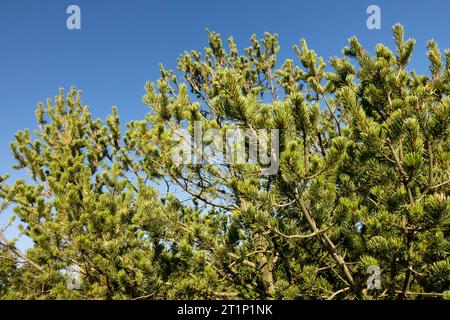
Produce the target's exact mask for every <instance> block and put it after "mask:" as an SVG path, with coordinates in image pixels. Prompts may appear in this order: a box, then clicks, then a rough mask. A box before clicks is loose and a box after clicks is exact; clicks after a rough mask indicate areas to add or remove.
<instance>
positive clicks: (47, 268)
mask: <svg viewBox="0 0 450 320" xmlns="http://www.w3.org/2000/svg"><path fill="white" fill-rule="evenodd" d="M393 31H394V38H395V43H396V48H395V52H393V51H391V50H390V49H389V48H387V47H386V46H384V45H382V44H379V45H377V47H376V49H375V53H374V55H371V54H370V53H369V52H368V51H367V50H365V49H364V48H363V47H362V45H361V44H360V43H359V42H358V40H357V39H356V38H355V37H353V38H351V39H350V40H349V45H348V47H346V48H345V49H344V50H343V54H344V57H342V58H339V57H333V58H331V59H330V60H329V63H328V65H327V64H326V63H325V61H324V60H323V59H322V58H321V57H318V56H317V55H316V53H315V52H314V51H313V50H311V49H309V48H308V47H307V44H306V42H305V41H304V40H302V41H301V43H300V46H295V47H294V49H295V53H296V54H297V56H298V57H297V58H296V59H298V60H299V61H300V63H299V65H298V66H297V65H296V63H295V62H294V60H286V61H284V62H283V63H282V64H279V63H278V62H277V53H278V51H279V45H278V40H277V36H276V35H271V34H265V36H264V38H263V39H261V40H258V39H257V38H256V37H255V36H254V37H252V38H251V44H250V46H249V47H248V48H246V49H245V50H244V53H240V52H239V51H238V49H237V48H236V45H235V43H234V42H233V39H232V38H229V39H228V49H225V48H224V46H223V44H222V40H221V38H220V35H219V34H216V33H214V32H208V35H209V47H207V48H206V49H205V51H204V53H200V52H196V51H192V52H190V53H188V52H186V53H185V54H183V55H181V56H180V58H179V60H178V71H177V72H172V71H169V70H166V69H164V67H161V78H160V79H159V80H158V81H156V82H154V83H148V84H147V85H146V94H145V96H144V97H143V101H144V103H145V104H146V105H148V107H149V108H150V112H149V114H148V116H147V117H146V118H145V119H144V120H141V121H133V122H130V123H128V124H127V126H126V130H125V131H124V132H123V130H121V126H120V123H119V116H118V113H117V111H116V110H113V113H112V115H111V116H109V117H108V118H107V119H106V121H105V122H102V121H101V120H93V119H92V118H91V116H90V114H89V111H88V109H87V108H86V107H84V106H83V105H82V103H81V101H80V93H79V92H78V91H76V90H75V89H72V90H71V91H70V92H69V93H68V94H67V95H65V93H64V92H63V91H61V93H60V95H59V96H57V97H56V98H55V100H54V101H51V100H49V101H48V102H47V105H46V106H44V105H43V104H40V105H39V107H38V109H37V111H36V116H37V120H38V124H39V129H38V130H36V131H34V134H31V133H30V132H29V130H24V131H21V132H19V133H17V134H16V137H15V138H16V139H15V142H13V143H12V144H11V149H12V152H13V155H14V157H15V159H16V160H17V165H16V169H23V170H27V171H28V173H29V175H30V179H28V180H18V181H16V182H15V183H14V184H7V182H6V181H7V176H3V177H1V178H0V199H3V203H2V208H3V209H5V208H6V207H8V206H10V207H13V208H14V213H15V216H17V217H18V218H19V219H20V221H21V222H22V225H23V227H21V233H22V234H23V235H26V236H28V237H29V238H31V239H32V241H33V246H32V247H31V248H30V249H29V250H27V252H26V253H24V252H21V251H20V250H19V249H18V248H17V246H16V245H15V242H14V240H8V239H7V238H6V237H5V236H4V230H3V231H2V232H1V239H0V243H1V246H0V297H1V298H5V299H9V298H13V299H56V298H65V299H178V298H187V299H190V298H194V299H220V298H247V299H261V298H265V299H271V298H275V299H397V298H398V299H422V298H450V291H449V290H450V258H449V249H450V248H449V231H450V229H449V223H450V174H449V162H450V149H449V147H450V140H449V130H450V97H449V93H450V51H446V52H445V56H444V57H441V53H440V51H439V49H438V46H437V44H436V43H435V42H434V41H430V42H429V43H428V58H429V61H430V74H429V75H417V74H416V73H415V72H414V71H412V70H409V69H408V62H409V60H410V58H411V54H412V52H413V47H414V44H415V42H414V40H411V39H409V40H405V39H404V37H403V29H402V27H401V26H399V25H396V26H394V28H393ZM198 122H200V123H201V125H202V128H203V130H207V129H216V130H217V131H218V132H220V133H221V134H222V135H223V136H225V135H226V133H227V130H230V129H235V128H245V129H248V130H255V131H257V130H261V129H264V130H267V131H268V130H270V129H278V130H279V159H278V160H279V169H278V170H277V172H276V174H272V175H264V174H262V170H263V169H264V164H262V163H260V162H253V163H249V164H236V163H220V162H212V161H209V159H208V158H206V159H205V158H204V159H202V160H201V161H199V162H198V163H191V164H180V163H179V162H177V161H175V160H174V157H173V155H174V152H177V147H178V144H177V141H176V139H175V140H174V138H173V137H174V136H177V134H178V132H180V129H181V128H185V129H188V130H189V132H190V133H191V135H194V134H195V133H194V127H195V123H198ZM121 131H122V132H121ZM268 132H269V131H268ZM203 140H204V143H205V144H206V145H207V146H209V147H211V145H213V141H212V140H213V139H211V137H207V136H203ZM266 140H269V138H267V139H266ZM74 266H75V267H76V268H77V269H78V270H79V272H80V275H81V278H80V280H81V286H80V287H79V288H76V289H75V290H70V289H73V288H69V287H68V286H67V280H68V279H67V278H68V275H69V274H68V272H67V270H68V269H69V268H72V267H74ZM370 266H378V267H379V268H380V270H381V286H382V287H381V289H371V290H368V289H367V279H368V277H369V276H370V274H368V273H367V268H368V267H370Z"/></svg>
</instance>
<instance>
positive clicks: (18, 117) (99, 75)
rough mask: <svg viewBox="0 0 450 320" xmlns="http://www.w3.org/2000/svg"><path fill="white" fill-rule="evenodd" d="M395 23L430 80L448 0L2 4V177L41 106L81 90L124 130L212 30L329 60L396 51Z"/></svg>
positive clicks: (449, 22) (449, 12) (45, 0)
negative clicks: (377, 49) (164, 72)
mask: <svg viewBox="0 0 450 320" xmlns="http://www.w3.org/2000/svg"><path fill="white" fill-rule="evenodd" d="M70 4H76V5H78V6H79V7H80V8H81V20H82V21H81V30H68V29H67V28H66V19H67V17H68V15H67V13H66V9H67V7H68V6H69V5H70ZM370 4H376V5H378V6H380V8H381V30H369V29H368V28H367V27H366V19H367V17H368V16H369V15H368V14H367V13H366V9H367V7H368V6H369V5H370ZM396 22H400V23H402V24H403V25H404V26H405V29H406V37H413V38H415V39H416V40H417V45H416V50H415V55H414V58H413V60H412V67H413V68H414V69H416V71H418V72H427V65H426V59H425V44H426V41H427V40H429V39H431V38H434V39H435V40H437V41H438V43H439V45H440V48H441V49H445V48H450V34H449V30H450V1H447V0H442V1H438V0H436V1H432V0H428V1H411V0H410V1H406V0H402V1H400V0H397V1H375V0H372V1H365V0H351V1H350V0H348V1H345V0H342V1H331V0H330V1H324V0H314V1H311V0H308V1H303V0H297V1H285V0H277V1H264V0H254V1H248V0H247V1H246V0H227V1H213V0H201V1H197V0H190V1H174V0H166V1H150V0H147V1H144V0H128V1H125V0H109V1H106V0H71V1H65V0H1V2H0V110H1V117H0V132H1V135H0V150H1V151H0V174H4V173H11V171H12V170H11V165H12V164H13V159H12V156H11V155H10V152H9V143H10V142H11V141H12V139H13V135H14V133H15V132H17V131H18V130H20V129H22V128H30V129H34V128H35V127H36V126H35V118H34V109H35V107H36V105H37V103H38V102H39V101H45V99H46V98H47V97H53V96H54V95H56V94H57V93H58V89H59V88H60V87H64V88H66V89H68V88H69V87H70V86H71V85H75V86H77V87H78V88H79V89H82V90H83V102H84V103H85V104H87V105H89V106H90V107H91V112H92V113H93V115H94V117H101V118H104V117H105V115H106V114H108V113H109V112H110V110H111V107H112V106H113V105H117V106H118V109H119V113H120V115H121V120H122V122H123V123H124V122H126V121H129V120H132V119H141V118H142V117H143V116H144V115H145V113H146V112H147V111H148V110H147V109H146V107H145V106H144V105H143V104H142V103H141V97H142V95H143V94H144V88H143V87H144V84H145V82H146V81H147V80H151V81H154V80H156V79H157V78H158V75H159V68H158V64H159V63H163V64H164V65H165V66H166V67H167V68H175V67H176V58H177V57H178V55H179V54H181V53H182V52H183V51H184V50H191V49H197V50H201V49H202V48H203V47H205V46H206V45H207V37H206V33H205V28H208V29H210V30H214V31H217V32H220V33H221V34H222V36H223V37H228V36H230V35H233V36H234V38H235V41H236V42H237V44H238V47H240V48H244V47H246V46H247V44H248V39H249V38H250V36H251V35H252V34H253V33H256V34H257V35H258V36H262V34H263V32H265V31H268V32H272V33H278V35H279V39H280V43H281V52H280V58H282V59H284V58H287V57H290V58H294V57H295V55H294V53H293V50H292V45H294V44H297V43H298V42H299V40H300V39H301V38H306V40H307V41H308V45H309V47H310V48H313V49H315V50H316V52H317V53H318V54H319V55H321V56H323V57H324V58H326V59H327V58H328V57H330V56H333V55H340V51H341V49H342V48H343V47H344V46H345V45H346V42H347V39H348V38H349V37H350V36H352V35H356V36H357V37H358V38H359V39H360V41H361V42H362V43H363V44H364V45H365V46H366V47H368V48H373V47H374V46H375V44H376V43H378V42H383V43H387V44H389V45H392V34H391V27H392V25H393V24H395V23H396ZM18 176H19V175H17V174H13V175H12V178H13V180H14V179H15V178H17V177H18ZM4 222H5V214H2V215H0V224H2V223H4Z"/></svg>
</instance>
